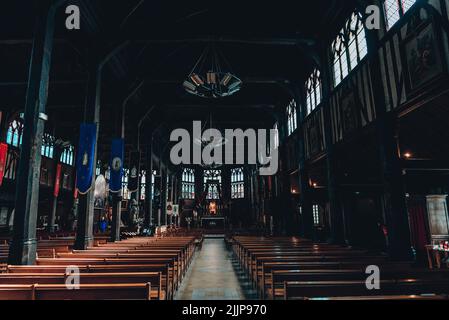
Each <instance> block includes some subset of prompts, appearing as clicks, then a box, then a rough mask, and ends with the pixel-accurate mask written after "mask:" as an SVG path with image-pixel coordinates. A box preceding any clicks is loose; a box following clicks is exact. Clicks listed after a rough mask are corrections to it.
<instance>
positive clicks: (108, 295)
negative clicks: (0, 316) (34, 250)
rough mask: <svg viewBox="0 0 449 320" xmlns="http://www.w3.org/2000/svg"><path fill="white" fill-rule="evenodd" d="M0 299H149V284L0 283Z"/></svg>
mask: <svg viewBox="0 0 449 320" xmlns="http://www.w3.org/2000/svg"><path fill="white" fill-rule="evenodd" d="M0 300H151V284H150V283H143V284H142V283H134V284H85V285H84V284H81V285H80V287H79V289H76V290H68V289H67V287H66V286H65V285H58V284H50V285H48V284H32V285H0Z"/></svg>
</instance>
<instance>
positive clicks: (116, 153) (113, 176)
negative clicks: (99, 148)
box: [109, 139, 125, 193]
mask: <svg viewBox="0 0 449 320" xmlns="http://www.w3.org/2000/svg"><path fill="white" fill-rule="evenodd" d="M124 149H125V141H124V140H123V139H113V140H112V146H111V163H110V166H111V173H110V178H109V191H110V192H112V193H119V192H121V191H122V177H123V158H124V155H125V150H124Z"/></svg>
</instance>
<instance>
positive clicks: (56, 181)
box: [53, 163, 62, 198]
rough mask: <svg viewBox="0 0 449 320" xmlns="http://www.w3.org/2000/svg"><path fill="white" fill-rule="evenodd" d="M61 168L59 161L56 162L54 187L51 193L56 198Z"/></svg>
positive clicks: (59, 184)
mask: <svg viewBox="0 0 449 320" xmlns="http://www.w3.org/2000/svg"><path fill="white" fill-rule="evenodd" d="M61 169H62V166H61V164H60V163H58V164H57V166H56V178H55V187H54V190H53V195H54V196H55V198H57V197H58V196H59V189H60V186H61Z"/></svg>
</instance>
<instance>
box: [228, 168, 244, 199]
mask: <svg viewBox="0 0 449 320" xmlns="http://www.w3.org/2000/svg"><path fill="white" fill-rule="evenodd" d="M231 199H234V200H236V199H245V170H244V168H243V167H238V168H232V169H231Z"/></svg>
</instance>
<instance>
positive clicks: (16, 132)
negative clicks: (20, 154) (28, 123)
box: [6, 119, 23, 147]
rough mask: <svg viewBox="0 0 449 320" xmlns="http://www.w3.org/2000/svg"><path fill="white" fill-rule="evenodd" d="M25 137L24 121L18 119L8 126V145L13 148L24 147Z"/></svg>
mask: <svg viewBox="0 0 449 320" xmlns="http://www.w3.org/2000/svg"><path fill="white" fill-rule="evenodd" d="M22 137H23V120H22V119H16V120H13V121H11V123H10V124H9V126H8V132H7V133H6V143H7V144H9V145H10V146H13V147H19V146H21V145H22Z"/></svg>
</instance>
